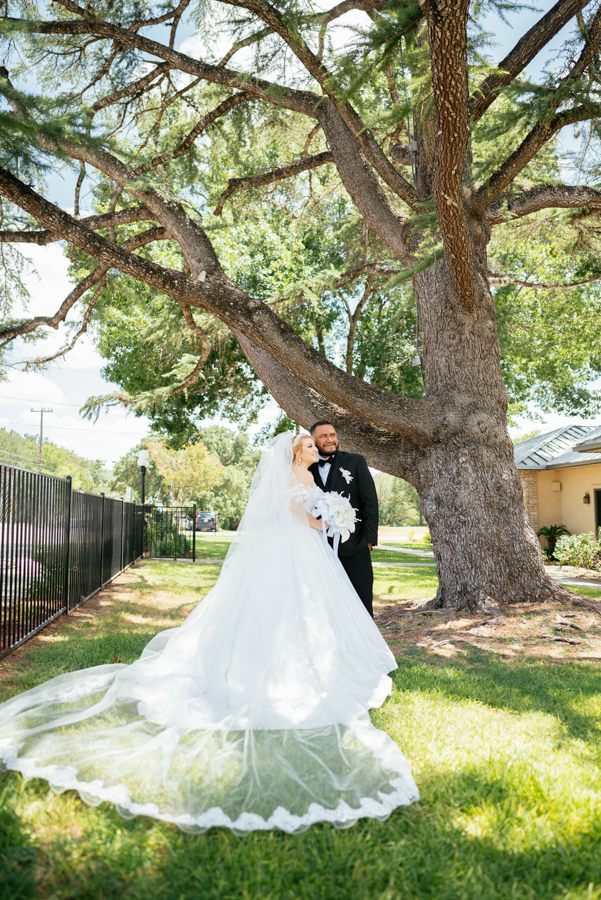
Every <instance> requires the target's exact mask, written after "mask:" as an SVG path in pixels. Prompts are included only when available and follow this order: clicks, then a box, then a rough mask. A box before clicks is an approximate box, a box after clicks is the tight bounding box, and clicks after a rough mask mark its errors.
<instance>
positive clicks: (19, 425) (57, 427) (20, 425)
mask: <svg viewBox="0 0 601 900" xmlns="http://www.w3.org/2000/svg"><path fill="white" fill-rule="evenodd" d="M6 425H14V426H15V427H16V428H35V427H36V426H35V425H24V424H23V423H22V422H0V428H4V427H5V426H6ZM91 427H92V428H93V432H90V431H89V429H88V428H66V427H65V426H64V425H46V428H53V429H54V430H55V431H85V432H86V433H87V434H91V433H94V434H131V435H133V436H135V437H138V436H139V435H140V432H139V431H115V430H114V429H113V428H109V429H106V428H95V427H94V425H92V426H91ZM36 433H37V432H36Z"/></svg>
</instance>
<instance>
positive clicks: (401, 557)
mask: <svg viewBox="0 0 601 900" xmlns="http://www.w3.org/2000/svg"><path fill="white" fill-rule="evenodd" d="M232 539H233V535H232V534H228V535H223V537H222V536H221V535H219V537H218V538H213V537H210V538H206V537H199V536H198V535H197V536H196V558H197V559H225V556H226V554H227V551H228V550H229V546H230V543H231V542H232ZM395 546H396V544H395ZM372 558H373V560H374V562H396V563H401V562H410V563H419V562H420V558H419V556H413V555H412V554H410V553H396V552H395V551H394V550H374V551H373V557H372ZM424 562H426V563H428V562H429V563H430V564H433V560H424Z"/></svg>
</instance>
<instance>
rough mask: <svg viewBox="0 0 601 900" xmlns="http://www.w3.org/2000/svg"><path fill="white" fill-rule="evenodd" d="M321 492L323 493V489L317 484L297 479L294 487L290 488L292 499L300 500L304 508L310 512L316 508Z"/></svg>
mask: <svg viewBox="0 0 601 900" xmlns="http://www.w3.org/2000/svg"><path fill="white" fill-rule="evenodd" d="M321 494H323V491H322V489H321V488H320V487H318V486H317V485H316V484H302V482H300V481H297V483H296V484H295V485H294V487H291V488H290V495H291V497H292V499H293V500H300V502H301V503H302V504H303V508H304V509H306V510H307V512H309V513H310V512H311V510H312V509H314V508H315V504H316V502H317V499H318V497H319V496H320V495H321Z"/></svg>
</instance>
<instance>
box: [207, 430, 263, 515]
mask: <svg viewBox="0 0 601 900" xmlns="http://www.w3.org/2000/svg"><path fill="white" fill-rule="evenodd" d="M198 437H199V438H200V439H201V440H202V442H203V443H204V444H205V446H206V447H207V449H208V450H209V451H210V452H211V453H212V454H213V455H214V456H215V457H217V459H218V460H219V461H220V462H221V463H222V465H223V466H224V469H223V478H222V480H221V481H220V482H219V484H217V485H216V486H215V487H214V488H213V489H212V490H204V489H203V490H202V491H201V492H200V493H198V494H197V495H196V502H197V504H198V506H199V508H201V509H206V510H213V511H215V512H217V513H218V514H219V523H220V526H221V527H222V528H224V529H226V530H228V531H235V529H236V528H237V527H238V525H239V524H240V519H241V518H242V515H243V513H244V510H245V509H246V504H247V502H248V494H249V491H250V484H251V481H252V478H253V475H254V473H255V469H256V467H257V464H258V462H259V457H260V455H261V451H260V450H259V449H257V448H256V447H253V446H252V444H251V442H250V440H249V438H248V435H247V434H246V433H245V432H235V431H232V430H231V429H229V428H224V427H223V426H219V425H213V426H211V427H208V428H200V429H198Z"/></svg>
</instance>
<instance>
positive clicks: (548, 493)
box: [520, 463, 601, 534]
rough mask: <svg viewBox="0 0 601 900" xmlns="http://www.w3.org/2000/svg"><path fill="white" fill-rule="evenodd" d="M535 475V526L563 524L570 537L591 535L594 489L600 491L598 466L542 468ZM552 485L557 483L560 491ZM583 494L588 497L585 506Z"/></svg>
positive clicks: (600, 481)
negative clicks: (536, 494) (589, 499)
mask: <svg viewBox="0 0 601 900" xmlns="http://www.w3.org/2000/svg"><path fill="white" fill-rule="evenodd" d="M521 474H522V473H520V476H521ZM526 474H528V473H526ZM536 474H537V482H538V491H537V493H538V527H539V528H542V526H543V525H565V526H566V528H567V529H568V531H570V532H571V533H572V534H580V533H582V532H583V531H592V532H593V533H594V531H595V490H601V463H597V464H596V465H591V466H574V467H572V468H569V469H545V470H544V471H542V472H540V471H539V472H537V473H536ZM553 482H559V483H560V484H561V491H554V490H553V489H552V487H551V485H552V483H553ZM587 491H588V493H589V494H590V498H591V502H590V503H588V504H587V503H583V502H582V498H583V497H584V494H585V493H586V492H587Z"/></svg>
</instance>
